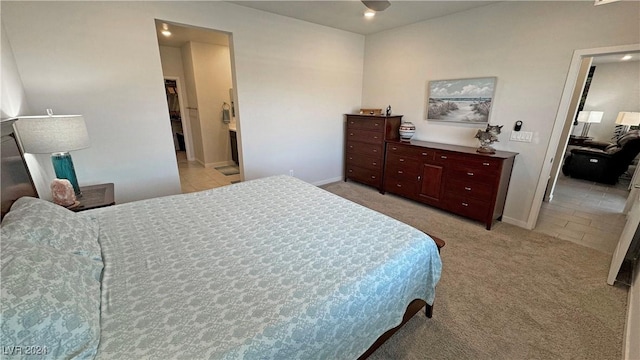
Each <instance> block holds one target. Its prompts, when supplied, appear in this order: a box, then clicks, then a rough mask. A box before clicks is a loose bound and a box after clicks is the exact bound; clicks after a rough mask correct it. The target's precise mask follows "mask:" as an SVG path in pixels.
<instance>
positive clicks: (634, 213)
mask: <svg viewBox="0 0 640 360" xmlns="http://www.w3.org/2000/svg"><path fill="white" fill-rule="evenodd" d="M636 181H637V180H636ZM627 203H631V209H630V211H629V213H627V223H626V224H625V226H624V229H623V230H622V235H620V240H619V241H618V246H617V247H616V250H615V251H614V252H613V257H612V258H611V267H610V268H609V276H608V277H607V284H609V285H613V283H614V282H615V281H616V277H617V276H618V272H619V271H620V267H621V266H622V262H623V261H624V257H625V256H626V255H627V250H628V249H629V246H631V241H632V240H633V236H634V235H635V233H636V230H637V229H638V225H640V183H634V184H633V186H632V187H631V194H629V201H627Z"/></svg>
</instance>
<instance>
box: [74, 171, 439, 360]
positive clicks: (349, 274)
mask: <svg viewBox="0 0 640 360" xmlns="http://www.w3.org/2000/svg"><path fill="white" fill-rule="evenodd" d="M86 214H87V215H88V216H91V217H94V218H96V219H97V220H98V221H99V224H100V243H101V246H102V252H103V258H104V262H105V272H104V275H103V276H104V277H103V283H102V305H101V306H102V314H101V316H102V318H101V323H102V325H101V331H102V334H101V341H100V346H99V350H98V356H97V358H99V359H123V358H136V359H138V358H153V359H168V358H185V359H202V358H214V359H241V358H242V359H354V358H356V357H358V356H359V355H361V354H362V353H363V352H364V351H365V350H366V349H367V348H368V347H369V346H370V345H371V344H372V343H373V342H374V341H375V340H376V339H377V338H378V337H379V336H380V335H381V334H383V333H384V332H385V331H386V330H388V329H390V328H393V327H395V326H397V325H398V324H399V323H400V322H401V320H402V316H403V314H404V311H405V310H406V307H407V305H408V304H409V303H410V302H411V301H412V300H414V299H416V298H419V299H423V300H426V301H427V302H428V303H430V304H431V303H433V299H434V288H435V285H436V283H437V282H438V280H439V278H440V271H441V262H440V257H439V255H438V251H437V248H436V246H435V244H434V242H433V241H432V240H431V239H430V238H429V237H428V236H426V235H425V234H424V233H422V232H421V231H419V230H417V229H415V228H412V227H410V226H408V225H406V224H403V223H401V222H399V221H397V220H394V219H392V218H390V217H387V216H385V215H382V214H380V213H378V212H375V211H372V210H370V209H367V208H364V207H362V206H360V205H357V204H355V203H353V202H350V201H348V200H345V199H343V198H340V197H338V196H336V195H333V194H331V193H328V192H326V191H324V190H322V189H319V188H317V187H315V186H313V185H310V184H307V183H305V182H303V181H301V180H298V179H295V178H293V177H289V176H275V177H269V178H264V179H259V180H253V181H248V182H244V183H240V184H236V185H233V186H227V187H223V188H218V189H213V190H209V191H204V192H199V193H192V194H186V195H177V196H169V197H163V198H157V199H150V200H144V201H138V202H133V203H127V204H121V205H117V206H113V207H109V208H103V209H96V210H92V211H88V212H86Z"/></svg>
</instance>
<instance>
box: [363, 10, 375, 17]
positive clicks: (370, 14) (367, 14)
mask: <svg viewBox="0 0 640 360" xmlns="http://www.w3.org/2000/svg"><path fill="white" fill-rule="evenodd" d="M364 16H365V17H367V18H372V17H374V16H376V12H375V11H373V10H369V9H368V10H367V11H365V12H364Z"/></svg>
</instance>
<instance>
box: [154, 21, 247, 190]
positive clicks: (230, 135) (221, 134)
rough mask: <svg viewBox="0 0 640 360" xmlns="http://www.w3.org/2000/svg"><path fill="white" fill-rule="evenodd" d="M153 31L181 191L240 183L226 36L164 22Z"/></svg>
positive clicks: (232, 79)
mask: <svg viewBox="0 0 640 360" xmlns="http://www.w3.org/2000/svg"><path fill="white" fill-rule="evenodd" d="M156 33H157V38H158V46H159V50H160V51H159V52H160V60H161V63H162V71H163V75H164V78H165V91H166V93H167V105H168V111H169V117H170V119H171V129H172V130H171V131H172V136H173V139H174V148H175V150H176V162H177V165H178V171H179V174H180V183H181V187H182V192H183V193H184V192H194V191H201V190H206V189H210V188H215V187H220V186H225V185H230V184H233V183H236V182H239V181H241V179H242V156H241V155H242V152H241V135H240V133H239V126H238V120H239V119H238V116H237V115H238V102H237V101H236V92H235V91H234V89H235V87H234V86H233V84H234V83H235V73H234V69H233V66H232V64H233V62H232V57H233V53H232V41H231V34H230V33H227V32H223V31H218V30H212V29H204V28H199V27H194V26H189V25H183V24H176V23H172V22H167V21H164V20H156ZM176 104H179V105H176ZM178 109H179V113H180V114H179V118H180V120H178V115H177V111H178Z"/></svg>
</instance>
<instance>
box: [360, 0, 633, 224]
mask: <svg viewBox="0 0 640 360" xmlns="http://www.w3.org/2000/svg"><path fill="white" fill-rule="evenodd" d="M639 11H640V3H638V2H619V3H612V4H607V5H603V6H597V7H596V6H593V3H592V2H557V1H555V2H526V1H523V2H520V1H513V2H500V3H497V4H493V5H489V6H485V7H481V8H478V9H474V10H471V11H467V12H463V13H458V14H454V15H451V16H446V17H442V18H438V19H434V20H430V21H426V22H421V23H417V24H413V25H409V26H405V27H402V28H399V29H394V30H389V31H386V32H382V33H378V34H374V35H371V36H367V38H366V52H365V72H364V92H363V106H365V107H368V106H371V107H374V106H375V107H385V106H386V105H387V104H391V106H392V108H393V110H394V112H395V113H398V114H403V115H405V117H404V120H406V121H411V122H413V123H414V124H415V125H416V128H417V131H416V135H415V138H416V139H420V140H428V141H437V142H444V143H452V144H458V145H468V146H473V147H476V146H478V142H477V141H476V139H474V134H475V132H476V130H477V128H478V127H476V126H469V125H457V124H442V123H437V122H431V121H426V120H424V107H425V96H426V87H427V82H428V81H429V80H442V79H457V78H466V77H483V76H496V77H497V84H496V93H495V99H494V104H493V110H492V114H491V123H492V124H498V125H504V129H503V133H502V135H500V142H498V143H496V144H494V146H495V147H496V148H497V149H500V150H508V151H514V152H518V153H519V155H518V156H517V157H516V162H515V167H514V171H513V174H512V178H511V186H510V188H509V193H508V196H507V203H506V207H505V212H504V217H503V220H505V221H508V222H512V223H515V224H518V225H524V224H526V222H527V220H528V216H529V212H530V208H531V206H532V202H533V197H534V191H535V189H536V186H537V183H538V180H539V178H540V172H541V169H542V165H543V161H544V157H545V152H546V150H547V147H548V145H549V144H548V143H549V138H550V134H551V130H552V128H553V123H554V120H555V118H556V112H557V110H558V105H559V102H560V97H561V95H562V91H563V88H564V83H565V80H566V78H567V73H568V67H569V64H570V63H571V59H572V55H573V52H574V50H576V49H586V48H596V47H603V46H609V45H620V44H634V43H638V42H639V38H640V33H638V32H637V31H632V29H638V26H639V23H638V13H639ZM611 19H616V21H611ZM594 29H597V31H594ZM517 120H522V121H523V122H524V126H523V129H522V130H524V131H531V132H533V133H534V138H533V142H532V143H519V142H510V141H508V138H509V134H510V132H511V129H512V128H513V126H514V123H515V122H516V121H517Z"/></svg>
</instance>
